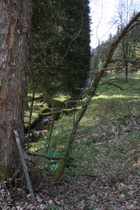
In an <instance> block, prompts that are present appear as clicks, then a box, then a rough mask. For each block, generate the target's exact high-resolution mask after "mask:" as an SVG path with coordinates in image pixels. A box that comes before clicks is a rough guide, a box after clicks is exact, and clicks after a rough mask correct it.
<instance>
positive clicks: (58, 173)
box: [50, 12, 140, 184]
mask: <svg viewBox="0 0 140 210" xmlns="http://www.w3.org/2000/svg"><path fill="white" fill-rule="evenodd" d="M139 17H140V12H139V13H138V14H137V15H136V16H135V17H133V18H132V19H131V21H130V22H129V23H128V24H127V25H126V27H125V28H124V29H123V30H122V32H121V34H120V35H119V36H118V38H117V39H116V40H115V41H114V42H113V43H112V44H111V46H110V48H109V50H108V52H107V56H106V59H105V62H104V64H103V66H102V69H101V71H100V72H98V73H97V74H96V76H95V79H94V83H93V85H92V87H91V90H90V92H89V94H88V96H87V97H86V99H85V102H84V104H83V107H82V108H81V110H80V112H79V114H78V116H77V118H76V120H75V122H74V124H73V129H72V132H71V134H70V137H69V142H68V145H67V148H66V152H65V154H64V156H63V158H62V160H61V162H60V165H59V167H58V170H57V171H56V173H55V174H54V176H53V177H52V179H51V181H50V182H51V183H52V184H55V183H56V182H58V181H59V179H60V178H61V176H62V174H63V173H64V170H65V167H66V165H67V163H68V158H69V156H70V154H71V152H72V146H73V143H74V140H75V134H76V131H77V128H78V125H79V123H80V121H81V119H82V118H83V116H84V114H85V112H86V110H87V107H88V105H89V103H90V101H91V99H92V97H93V96H95V93H96V89H97V88H98V85H99V82H100V80H101V78H102V77H103V75H104V72H105V70H106V68H107V66H108V64H109V63H110V62H111V59H112V56H113V53H114V51H115V50H116V48H117V46H118V44H119V42H120V41H121V39H122V38H123V37H124V36H125V35H126V34H127V33H128V32H129V31H130V30H131V28H133V27H134V25H135V22H136V21H137V20H138V18H139Z"/></svg>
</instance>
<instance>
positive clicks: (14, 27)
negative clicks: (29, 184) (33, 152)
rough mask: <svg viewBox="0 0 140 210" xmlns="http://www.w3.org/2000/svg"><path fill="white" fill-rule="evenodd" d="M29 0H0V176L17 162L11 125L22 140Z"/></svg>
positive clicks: (6, 174)
mask: <svg viewBox="0 0 140 210" xmlns="http://www.w3.org/2000/svg"><path fill="white" fill-rule="evenodd" d="M30 19H31V0H19V1H17V0H7V1H5V0H1V1H0V180H2V179H5V178H7V177H10V176H12V175H13V174H14V173H15V172H16V171H17V170H18V169H19V166H20V160H19V154H18V149H17V144H16V140H15V137H14V133H13V131H14V129H17V130H18V132H19V134H20V138H21V141H22V144H23V143H24V123H23V104H24V95H25V69H26V64H27V62H26V61H27V59H26V58H27V53H28V31H29V27H30Z"/></svg>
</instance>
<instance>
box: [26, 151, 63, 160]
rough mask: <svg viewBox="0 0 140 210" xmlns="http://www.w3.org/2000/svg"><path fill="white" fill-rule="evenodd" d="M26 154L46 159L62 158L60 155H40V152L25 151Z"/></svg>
mask: <svg viewBox="0 0 140 210" xmlns="http://www.w3.org/2000/svg"><path fill="white" fill-rule="evenodd" d="M27 154H28V155H33V156H37V157H43V158H47V159H48V160H60V159H62V158H61V157H50V156H48V155H42V154H37V153H31V152H27Z"/></svg>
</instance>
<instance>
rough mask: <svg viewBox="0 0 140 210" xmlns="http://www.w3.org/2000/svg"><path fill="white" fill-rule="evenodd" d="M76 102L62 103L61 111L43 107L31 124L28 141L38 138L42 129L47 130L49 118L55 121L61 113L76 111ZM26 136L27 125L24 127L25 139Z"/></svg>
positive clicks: (67, 113)
mask: <svg viewBox="0 0 140 210" xmlns="http://www.w3.org/2000/svg"><path fill="white" fill-rule="evenodd" d="M77 110H78V109H76V102H69V103H66V104H64V105H63V107H62V110H61V111H55V112H52V110H51V109H45V110H43V112H42V113H41V114H40V115H39V116H38V118H37V119H36V120H35V121H34V122H33V123H32V124H31V128H30V142H35V141H38V140H39V139H40V137H41V136H42V135H43V132H44V131H48V129H49V125H50V120H51V119H52V118H53V119H54V121H57V120H59V119H60V118H61V115H62V113H63V114H65V115H67V116H69V114H70V113H72V112H74V111H77ZM27 138H28V127H26V128H25V141H26V139H27Z"/></svg>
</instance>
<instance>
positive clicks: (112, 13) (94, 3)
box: [90, 0, 140, 48]
mask: <svg viewBox="0 0 140 210" xmlns="http://www.w3.org/2000/svg"><path fill="white" fill-rule="evenodd" d="M119 1H120V0H90V17H91V43H90V46H91V48H95V47H97V46H98V45H99V44H101V43H102V42H103V41H106V40H107V39H108V38H109V35H110V33H111V34H112V35H114V34H115V33H116V31H117V16H118V8H119ZM121 2H122V3H123V2H124V3H125V2H128V4H129V2H133V8H135V9H136V10H137V11H139V9H140V0H133V1H132V0H121Z"/></svg>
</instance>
